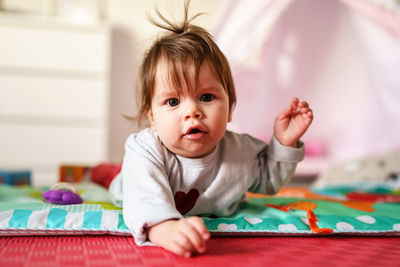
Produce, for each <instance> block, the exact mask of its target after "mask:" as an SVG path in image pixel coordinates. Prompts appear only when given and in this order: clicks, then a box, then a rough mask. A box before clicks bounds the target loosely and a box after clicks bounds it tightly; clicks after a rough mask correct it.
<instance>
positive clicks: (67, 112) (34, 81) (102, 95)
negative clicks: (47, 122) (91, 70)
mask: <svg viewBox="0 0 400 267" xmlns="http://www.w3.org/2000/svg"><path fill="white" fill-rule="evenodd" d="M107 86H108V82H107V81H106V80H104V79H88V80H83V79H75V78H73V79H67V78H54V77H42V76H29V75H27V76H19V75H2V74H1V73H0V99H1V104H0V117H4V116H12V117H15V116H17V117H19V116H29V117H40V116H44V117H62V118H65V117H66V118H82V119H96V120H98V119H100V120H101V119H103V120H104V119H107V117H108V105H109V104H108V98H109V96H108V93H109V90H108V87H107Z"/></svg>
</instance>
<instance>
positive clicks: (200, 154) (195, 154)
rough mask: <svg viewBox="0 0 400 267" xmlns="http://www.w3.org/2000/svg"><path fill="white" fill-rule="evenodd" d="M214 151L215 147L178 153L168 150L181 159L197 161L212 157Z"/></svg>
mask: <svg viewBox="0 0 400 267" xmlns="http://www.w3.org/2000/svg"><path fill="white" fill-rule="evenodd" d="M214 149H215V146H214V147H212V148H211V149H207V150H176V151H174V150H173V149H168V150H170V151H171V152H172V153H174V154H176V155H178V156H180V157H184V158H189V159H197V158H204V157H206V156H208V155H210V154H211V153H212V152H213V151H214Z"/></svg>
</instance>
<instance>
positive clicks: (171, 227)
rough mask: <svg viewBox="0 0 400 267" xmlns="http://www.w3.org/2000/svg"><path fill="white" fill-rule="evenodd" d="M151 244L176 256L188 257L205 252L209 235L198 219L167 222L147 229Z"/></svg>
mask: <svg viewBox="0 0 400 267" xmlns="http://www.w3.org/2000/svg"><path fill="white" fill-rule="evenodd" d="M147 235H148V237H149V239H150V241H151V242H153V243H154V244H156V245H159V246H161V247H163V248H165V249H166V250H169V251H171V252H173V253H175V254H177V255H181V256H184V257H190V256H191V255H192V253H196V252H197V253H203V252H205V251H206V241H207V240H208V239H209V238H210V233H209V232H208V230H207V227H206V226H205V225H204V222H203V220H202V219H201V218H199V217H189V218H182V219H179V220H167V221H164V222H161V223H159V224H157V225H154V226H153V227H150V228H148V229H147Z"/></svg>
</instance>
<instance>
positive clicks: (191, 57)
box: [136, 0, 236, 126]
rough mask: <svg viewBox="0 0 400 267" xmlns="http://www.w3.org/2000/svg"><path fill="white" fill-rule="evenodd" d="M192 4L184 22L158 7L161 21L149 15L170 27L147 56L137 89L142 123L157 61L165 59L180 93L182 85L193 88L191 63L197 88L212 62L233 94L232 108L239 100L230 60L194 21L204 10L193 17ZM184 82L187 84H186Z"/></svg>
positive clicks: (186, 8) (155, 22) (148, 106)
mask: <svg viewBox="0 0 400 267" xmlns="http://www.w3.org/2000/svg"><path fill="white" fill-rule="evenodd" d="M189 5H190V0H185V4H184V16H183V20H182V21H181V22H180V23H174V22H172V21H171V20H169V19H167V18H166V17H165V16H164V15H163V14H161V12H160V10H159V9H158V7H155V12H156V14H157V16H158V20H156V19H154V17H152V16H150V15H149V14H147V17H148V19H149V21H150V23H152V24H153V25H155V26H157V27H159V28H161V29H164V30H166V31H167V33H166V34H164V35H163V36H159V38H157V39H156V40H155V42H154V43H153V44H152V46H151V47H150V48H149V49H148V50H147V51H146V52H145V54H144V57H143V61H142V65H141V68H140V75H139V79H141V81H140V85H139V88H138V89H139V90H138V91H137V93H138V98H137V99H138V100H139V101H140V109H139V112H138V114H137V116H136V121H137V122H138V124H139V126H140V123H141V122H142V121H143V120H144V119H145V118H146V117H147V115H148V112H149V111H150V110H151V102H152V97H153V94H154V86H155V76H156V72H157V64H158V63H159V61H160V60H164V61H165V62H166V63H167V64H168V67H169V70H168V72H169V73H168V75H169V77H168V79H169V80H170V82H171V83H172V84H173V86H174V88H177V90H178V93H179V88H180V89H181V88H187V89H188V90H192V89H193V88H189V86H188V84H189V82H188V81H189V79H190V77H189V73H188V70H187V69H188V68H186V66H187V64H193V65H194V69H195V71H194V72H195V73H194V75H195V79H196V80H195V87H196V86H197V85H196V84H197V79H198V77H199V71H200V67H201V65H202V64H203V62H204V61H208V62H209V63H210V64H211V65H212V67H213V69H214V71H215V74H216V76H217V77H218V79H219V81H220V82H221V83H222V85H223V87H224V89H225V90H226V92H227V94H228V96H229V108H230V110H232V108H233V106H234V105H235V103H236V94H235V87H234V84H233V78H232V74H231V71H230V67H229V62H228V60H227V59H226V57H225V55H224V54H223V53H222V51H221V50H220V49H219V47H218V45H217V44H216V43H215V41H214V40H213V37H212V35H211V34H210V33H209V32H208V31H207V30H205V29H204V28H202V27H199V26H197V25H194V24H193V23H192V21H193V20H194V19H196V18H197V17H198V16H200V15H202V14H204V13H197V14H196V15H193V16H191V17H189V16H188V14H189ZM184 84H186V86H182V85H184Z"/></svg>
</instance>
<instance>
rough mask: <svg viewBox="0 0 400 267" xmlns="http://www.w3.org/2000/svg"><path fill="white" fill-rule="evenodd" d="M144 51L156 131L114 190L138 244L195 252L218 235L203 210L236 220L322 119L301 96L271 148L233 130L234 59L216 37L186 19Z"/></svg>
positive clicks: (282, 174)
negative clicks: (242, 206)
mask: <svg viewBox="0 0 400 267" xmlns="http://www.w3.org/2000/svg"><path fill="white" fill-rule="evenodd" d="M188 3H189V2H187V1H186V4H185V20H184V21H183V22H182V23H181V24H179V25H175V24H173V23H171V22H169V21H168V20H166V19H165V17H163V16H162V15H161V14H160V13H159V12H158V15H159V16H160V17H161V19H162V20H163V21H164V22H165V24H161V23H158V22H156V21H154V20H153V19H151V20H152V22H153V23H154V24H155V25H157V26H159V27H162V28H163V29H166V30H168V31H169V33H168V34H166V35H165V36H163V37H161V38H160V39H158V40H157V41H155V42H154V44H153V45H152V46H151V48H150V49H149V50H148V51H147V53H146V54H145V57H144V60H143V64H142V67H141V78H142V83H141V90H142V91H141V92H142V97H141V108H140V111H139V114H138V118H139V119H140V120H144V119H145V118H146V117H147V118H148V120H149V122H150V124H151V128H146V129H144V130H142V131H140V132H139V133H136V134H132V135H131V136H129V137H128V139H127V141H126V145H125V157H124V160H123V164H122V170H121V172H120V173H119V174H118V175H117V177H116V178H115V179H114V180H113V182H112V184H111V186H110V193H111V195H112V196H113V198H114V199H115V200H116V202H118V203H120V204H123V215H124V220H125V223H126V225H127V226H128V227H129V229H130V230H131V232H132V234H133V236H134V239H135V242H136V243H137V244H138V245H146V244H156V245H159V246H161V247H163V248H165V249H167V250H169V251H172V252H173V253H175V254H178V255H182V256H185V257H189V256H190V255H192V254H193V253H203V252H204V251H205V250H206V241H207V240H208V239H209V238H210V233H209V232H208V230H207V228H206V227H205V225H204V222H203V220H202V219H201V218H200V217H197V216H196V215H216V216H228V215H230V214H232V213H233V212H235V210H236V209H237V207H238V205H239V204H240V203H241V202H243V201H245V193H246V191H250V192H256V193H266V194H274V193H276V192H277V191H278V190H279V189H280V188H281V187H282V186H284V185H285V184H286V183H288V182H289V180H290V179H291V178H292V176H293V174H294V171H295V168H296V164H297V163H298V162H299V161H301V160H302V159H303V157H304V144H303V143H302V142H300V141H299V138H300V137H301V136H302V135H303V134H304V133H305V131H306V130H307V129H308V127H309V126H310V124H311V122H312V120H313V112H312V110H311V109H310V108H309V106H308V104H307V103H306V102H300V101H299V100H298V99H297V98H293V99H292V101H291V103H290V104H289V105H288V106H287V107H286V108H285V109H284V110H283V111H282V112H281V113H280V114H278V116H277V117H276V119H275V123H274V135H273V137H272V138H271V140H270V143H269V144H266V143H265V142H263V141H261V140H258V139H255V138H253V137H251V136H249V135H247V134H237V133H233V132H230V131H228V130H226V126H227V123H228V122H230V121H231V118H232V110H233V107H234V105H235V102H236V95H235V89H234V84H233V79H232V75H231V71H230V67H229V64H228V62H227V59H226V58H225V56H224V55H223V53H222V52H221V51H220V50H219V48H218V46H217V45H216V44H215V42H214V41H213V39H212V37H211V35H210V34H209V33H208V32H207V31H206V30H204V29H203V28H201V27H198V26H195V25H193V24H192V23H191V21H192V20H193V19H194V18H195V17H196V16H194V17H192V18H190V19H188V18H187V13H188Z"/></svg>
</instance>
